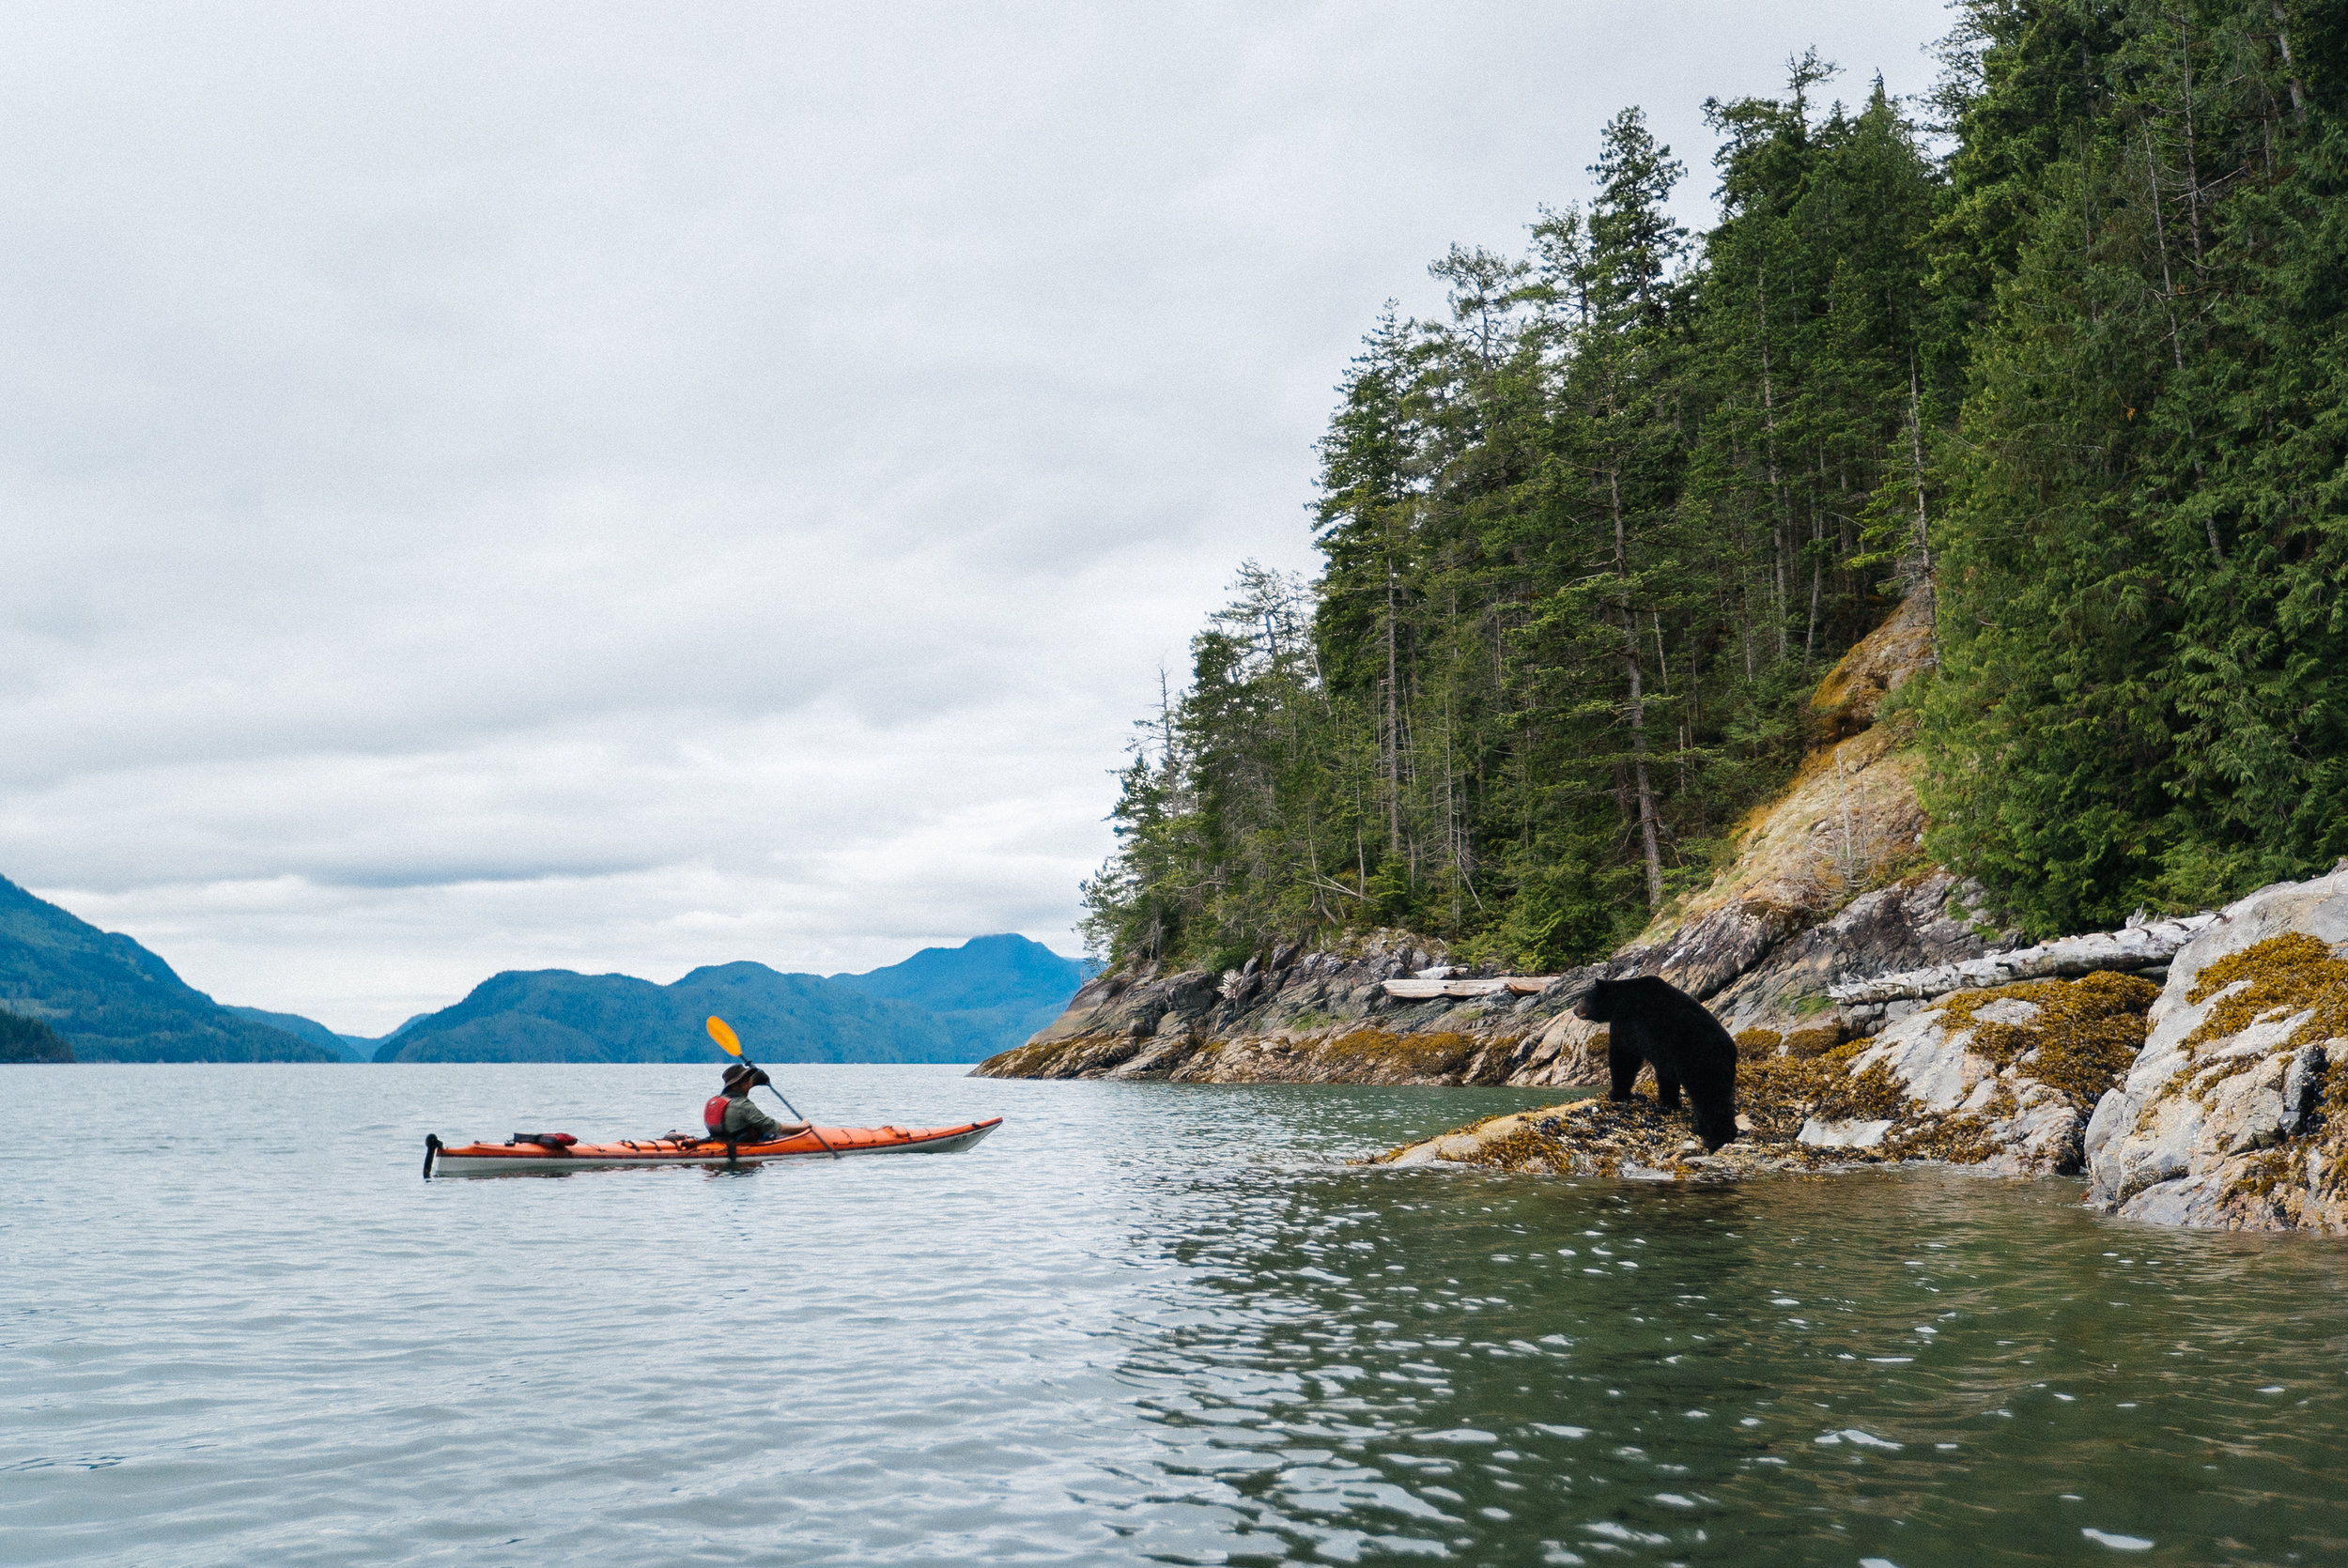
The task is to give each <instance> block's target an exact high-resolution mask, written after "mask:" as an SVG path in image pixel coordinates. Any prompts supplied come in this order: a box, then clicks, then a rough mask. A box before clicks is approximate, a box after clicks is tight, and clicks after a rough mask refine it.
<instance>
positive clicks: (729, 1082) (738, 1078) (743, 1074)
mask: <svg viewBox="0 0 2348 1568" xmlns="http://www.w3.org/2000/svg"><path fill="white" fill-rule="evenodd" d="M750 1071H751V1069H750V1068H746V1067H744V1066H743V1065H742V1064H741V1063H739V1062H736V1063H734V1065H733V1066H732V1067H730V1068H726V1087H727V1088H729V1089H731V1088H732V1087H734V1085H735V1084H739V1083H740V1082H742V1080H743V1079H745V1078H748V1077H749V1075H750Z"/></svg>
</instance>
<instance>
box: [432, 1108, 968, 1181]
mask: <svg viewBox="0 0 2348 1568" xmlns="http://www.w3.org/2000/svg"><path fill="white" fill-rule="evenodd" d="M1002 1125H1003V1118H1002V1117H1000V1116H990V1117H989V1118H987V1119H986V1120H985V1121H978V1122H962V1123H959V1124H957V1125H954V1126H951V1127H812V1128H809V1129H808V1130H805V1131H801V1132H795V1133H793V1134H792V1135H791V1136H789V1137H787V1138H780V1139H777V1140H776V1141H774V1142H773V1143H765V1144H749V1143H735V1144H734V1145H732V1146H728V1145H727V1143H726V1141H725V1140H724V1139H722V1138H696V1137H693V1136H691V1135H690V1134H687V1133H664V1134H663V1135H661V1136H660V1137H657V1138H623V1139H621V1140H619V1141H618V1142H617V1143H610V1144H573V1145H568V1146H564V1145H560V1144H553V1145H548V1144H537V1143H528V1142H522V1141H519V1140H518V1139H517V1141H515V1142H511V1143H504V1144H462V1145H449V1144H443V1143H441V1142H440V1139H439V1137H437V1136H431V1137H427V1138H425V1171H424V1174H425V1176H435V1175H438V1176H506V1175H514V1174H518V1173H522V1172H531V1171H586V1170H611V1169H616V1168H620V1167H624V1166H633V1165H701V1166H711V1165H715V1166H726V1165H753V1164H764V1163H765V1162H767V1161H775V1160H829V1159H833V1158H846V1157H848V1156H851V1155H859V1154H953V1153H956V1152H958V1151H960V1150H963V1149H966V1148H968V1147H970V1145H973V1144H976V1143H978V1142H979V1141H980V1140H981V1139H982V1138H984V1137H985V1136H986V1135H987V1134H988V1133H990V1132H992V1131H994V1130H996V1128H998V1127H1000V1126H1002Z"/></svg>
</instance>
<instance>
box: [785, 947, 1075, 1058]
mask: <svg viewBox="0 0 2348 1568" xmlns="http://www.w3.org/2000/svg"><path fill="white" fill-rule="evenodd" d="M1092 967H1093V966H1091V965H1089V964H1087V963H1084V962H1082V961H1079V960H1076V959H1064V958H1062V957H1060V956H1059V955H1058V953H1055V952H1053V951H1052V950H1051V949H1050V948H1049V947H1046V946H1044V945H1043V944H1042V943H1040V942H1030V941H1028V940H1027V938H1026V937H1024V936H1012V935H1008V934H1006V935H1002V936H974V937H972V938H971V939H970V940H969V941H967V942H965V943H964V944H963V945H961V946H959V947H924V948H922V949H921V950H920V951H919V952H918V953H916V954H914V955H913V956H912V957H911V958H909V959H907V960H905V961H904V962H903V963H892V964H890V965H888V967H887V968H885V969H875V970H873V971H872V972H871V973H869V974H864V975H834V976H832V977H831V979H832V983H833V984H834V985H839V986H845V987H847V988H848V989H849V990H851V991H854V992H858V993H860V994H862V995H865V996H876V997H883V998H886V999H887V1000H888V1001H892V1002H910V1003H912V1004H913V1005H914V1006H915V1007H924V1008H927V1009H928V1010H929V1011H930V1012H932V1013H934V1014H935V1015H936V1017H937V1020H938V1022H941V1023H943V1024H945V1025H946V1032H947V1033H948V1034H949V1035H950V1036H951V1037H952V1038H953V1042H954V1047H955V1049H956V1050H957V1051H959V1052H961V1053H963V1054H961V1055H958V1056H956V1057H955V1058H954V1060H956V1061H967V1062H982V1061H984V1060H985V1059H986V1058H987V1057H989V1056H992V1055H994V1054H995V1053H996V1052H999V1051H1008V1050H1010V1049H1011V1048H1012V1046H1015V1045H1020V1044H1024V1043H1025V1042H1026V1040H1027V1037H1028V1036H1030V1035H1032V1034H1034V1033H1035V1032H1036V1031H1037V1030H1038V1029H1041V1028H1043V1026H1044V1025H1045V1024H1047V1023H1049V1022H1052V1020H1054V1019H1056V1018H1058V1016H1059V1015H1060V1010H1061V1009H1062V1008H1064V1007H1067V1006H1068V999H1069V998H1070V997H1071V996H1074V994H1075V993H1076V988H1077V987H1078V986H1080V985H1082V984H1084V982H1085V980H1086V979H1087V978H1088V977H1089V971H1090V969H1091V968H1092Z"/></svg>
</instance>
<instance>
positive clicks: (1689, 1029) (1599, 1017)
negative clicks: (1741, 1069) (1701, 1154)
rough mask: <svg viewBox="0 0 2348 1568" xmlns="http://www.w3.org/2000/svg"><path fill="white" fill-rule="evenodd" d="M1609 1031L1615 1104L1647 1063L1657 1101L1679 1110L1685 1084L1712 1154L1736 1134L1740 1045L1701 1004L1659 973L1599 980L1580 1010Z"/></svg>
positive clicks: (1627, 1096) (1609, 1068)
mask: <svg viewBox="0 0 2348 1568" xmlns="http://www.w3.org/2000/svg"><path fill="white" fill-rule="evenodd" d="M1576 1011H1578V1012H1579V1013H1580V1015H1581V1016H1582V1017H1583V1018H1586V1019H1588V1020H1589V1021H1590V1022H1593V1023H1603V1024H1605V1025H1606V1028H1607V1041H1608V1043H1607V1051H1606V1068H1607V1072H1608V1075H1609V1077H1610V1078H1611V1079H1612V1081H1613V1082H1612V1083H1611V1084H1610V1085H1609V1087H1608V1090H1607V1098H1608V1099H1630V1084H1631V1080H1633V1079H1635V1078H1637V1077H1638V1076H1639V1068H1640V1067H1641V1066H1642V1065H1643V1064H1649V1063H1651V1064H1653V1066H1654V1068H1655V1098H1656V1099H1657V1100H1658V1101H1659V1102H1661V1105H1662V1107H1663V1109H1664V1110H1666V1111H1676V1110H1678V1109H1679V1091H1680V1089H1681V1087H1682V1086H1683V1085H1684V1086H1685V1087H1686V1088H1687V1091H1688V1098H1689V1099H1691V1101H1693V1102H1694V1104H1695V1110H1696V1136H1697V1137H1699V1138H1701V1139H1703V1140H1704V1147H1705V1151H1706V1152H1707V1153H1710V1152H1711V1151H1712V1150H1714V1149H1717V1148H1719V1147H1720V1146H1721V1145H1722V1144H1725V1143H1728V1142H1730V1141H1732V1140H1733V1139H1735V1138H1736V1136H1737V1042H1736V1041H1735V1040H1733V1039H1731V1038H1729V1035H1728V1031H1727V1030H1725V1029H1723V1028H1722V1027H1721V1024H1720V1020H1718V1019H1716V1018H1714V1017H1713V1016H1712V1015H1711V1014H1710V1013H1708V1012H1707V1011H1705V1008H1704V1004H1703V1003H1701V1002H1699V1001H1697V1000H1696V999H1695V998H1694V997H1692V996H1691V995H1689V994H1688V993H1687V992H1684V991H1682V990H1680V989H1679V988H1678V987H1677V986H1675V985H1673V984H1672V983H1671V982H1670V981H1668V980H1665V979H1662V978H1661V977H1659V976H1654V975H1639V976H1633V977H1632V978H1630V979H1628V980H1600V981H1599V982H1598V983H1597V984H1596V985H1595V986H1593V987H1591V988H1590V993H1589V995H1587V996H1586V997H1583V1001H1582V1006H1581V1007H1579V1008H1577V1009H1576Z"/></svg>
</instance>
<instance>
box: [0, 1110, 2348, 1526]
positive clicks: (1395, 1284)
mask: <svg viewBox="0 0 2348 1568" xmlns="http://www.w3.org/2000/svg"><path fill="white" fill-rule="evenodd" d="M707 1078H708V1074H706V1073H703V1072H699V1071H695V1070H693V1069H686V1068H564V1069H552V1068H381V1069H375V1068H349V1069H333V1068H317V1069H294V1068H239V1067H210V1068H201V1067H190V1068H101V1067H91V1068H20V1069H11V1070H10V1071H9V1075H8V1087H9V1090H10V1093H11V1095H12V1096H13V1097H14V1098H13V1099H12V1100H11V1102H10V1104H9V1107H8V1112H7V1117H8V1126H7V1130H8V1132H9V1133H10V1136H9V1137H8V1139H7V1140H6V1141H5V1144H0V1161H7V1162H8V1168H7V1170H6V1172H5V1176H0V1180H5V1183H6V1191H7V1192H8V1202H7V1204H6V1205H5V1206H4V1207H0V1270H5V1272H4V1273H0V1281H5V1283H4V1284H0V1411H5V1417H6V1419H5V1422H0V1540H5V1541H6V1543H7V1550H6V1553H5V1556H6V1558H7V1560H8V1562H10V1563H11V1564H28V1565H29V1564H38V1563H65V1562H71V1563H76V1564H98V1563H140V1564H151V1563H170V1564H192V1565H201V1564H214V1563H222V1564H225V1563H239V1564H242V1563H251V1562H256V1561H268V1562H272V1563H279V1562H283V1563H296V1564H342V1563H351V1564H359V1563H365V1564H370V1565H374V1564H428V1563H440V1562H455V1561H458V1560H463V1561H465V1562H467V1563H468V1564H480V1563H485V1562H487V1563H502V1562H518V1561H523V1560H531V1561H546V1560H558V1561H567V1560H588V1559H591V1558H593V1559H601V1558H604V1557H615V1558H617V1557H625V1558H626V1559H627V1560H631V1561H640V1562H642V1563H646V1564H660V1563H697V1564H698V1563H734V1562H741V1563H777V1562H826V1561H847V1560H854V1561H858V1562H876V1563H949V1562H966V1561H973V1560H1020V1561H1023V1562H1124V1561H1162V1562H1183V1563H1191V1562H1198V1563H1204V1562H1217V1563H1264V1562H1279V1561H1291V1560H1312V1561H1395V1560H1413V1561H1416V1560H1445V1561H1456V1562H1462V1563H1475V1564H1479V1565H1480V1564H1487V1563H1494V1564H1500V1563H1577V1562H1587V1563H1637V1562H1652V1563H1665V1562H1684V1563H1711V1562H1717V1563H1737V1564H1764V1565H1769V1564H1810V1563H1818V1564H1830V1563H1831V1564H1835V1565H1838V1568H1846V1565H1850V1564H1858V1563H1869V1562H1873V1563H1878V1564H1884V1563H1888V1564H1895V1565H1897V1568H1931V1565H1937V1564H1949V1565H1955V1564H1968V1565H1970V1564H1985V1563H2015V1564H2020V1563H2045V1562H2070V1561H2084V1560H2101V1559H2103V1558H2106V1557H2123V1558H2124V1559H2126V1560H2131V1561H2135V1560H2142V1561H2148V1562H2155V1563H2174V1564H2188V1563H2190V1564H2210V1563H2241V1564H2266V1563H2275V1564H2280V1563H2287V1562H2306V1563H2314V1562H2324V1561H2338V1560H2348V1401H2344V1400H2343V1397H2342V1395H2343V1388H2342V1382H2343V1372H2344V1371H2348V1367H2344V1366H2343V1352H2348V1308H2343V1306H2342V1305H2341V1303H2342V1300H2343V1297H2342V1293H2341V1286H2342V1284H2343V1283H2344V1282H2343V1278H2342V1276H2343V1274H2344V1273H2348V1249H2343V1248H2341V1247H2340V1245H2338V1244H2335V1243H2329V1242H2316V1241H2309V1240H2307V1239H2304V1238H2300V1239H2282V1238H2262V1237H2211V1236H2192V1235H2178V1234H2173V1233H2163V1232H2157V1231H2150V1230H2145V1229H2140V1228H2138V1227H2134V1226H2127V1225H2121V1224H2117V1223H2114V1222H2106V1221H2101V1220H2098V1219H2095V1218H2094V1217H2093V1216H2089V1215H2087V1214H2084V1213H2083V1212H2081V1211H2080V1210H2079V1209H2078V1207H2076V1200H2077V1192H2076V1189H2075V1188H2074V1187H2072V1186H2070V1185H2068V1184H2064V1183H2023V1184H2009V1183H1998V1182H1990V1181H1983V1180H1978V1179H1973V1178H1969V1177H1965V1176H1956V1175H1953V1174H1947V1173H1933V1172H1921V1173H1909V1174H1905V1175H1869V1176H1850V1177H1846V1178H1841V1179H1834V1180H1816V1179H1808V1178H1799V1177H1789V1178H1785V1179H1782V1180H1770V1181H1761V1182H1754V1183H1751V1184H1747V1185H1744V1186H1739V1187H1733V1188H1689V1187H1674V1186H1664V1185H1649V1184H1626V1183H1614V1182H1604V1181H1596V1180H1593V1181H1586V1182H1559V1181H1537V1180H1526V1179H1504V1178H1494V1177H1485V1176H1461V1175H1459V1174H1457V1173H1449V1174H1446V1173H1436V1172H1427V1171H1395V1170H1392V1169H1388V1168H1363V1167H1357V1166H1350V1165H1346V1164H1344V1163H1342V1162H1341V1157H1342V1156H1345V1155H1349V1154H1353V1153H1358V1152H1361V1151H1364V1150H1367V1149H1373V1148H1377V1147H1381V1146H1384V1145H1388V1144H1391V1143H1394V1142H1398V1141H1400V1140H1401V1139H1403V1138H1406V1137H1409V1136H1412V1135H1414V1134H1417V1133H1423V1132H1426V1131H1430V1130H1435V1129H1438V1128H1441V1127H1444V1126H1447V1125H1450V1124H1452V1123H1455V1122H1458V1121H1460V1120H1464V1119H1467V1118H1469V1117H1472V1116H1475V1115H1482V1114H1486V1113H1488V1112H1490V1111H1492V1110H1497V1109H1502V1108H1506V1107H1509V1106H1513V1105H1517V1104H1522V1103H1524V1102H1525V1099H1526V1097H1522V1096H1514V1095H1510V1094H1506V1093H1503V1092H1490V1093H1487V1092H1480V1091H1457V1090H1453V1091H1444V1090H1373V1089H1341V1088H1340V1089H1331V1088H1286V1089H1281V1088H1271V1089H1266V1088H1211V1087H1197V1088H1182V1087H1175V1086H1168V1085H1155V1084H1001V1083H991V1082H981V1081H972V1080H967V1079H963V1078H960V1077H958V1076H955V1075H954V1074H952V1073H951V1072H950V1071H946V1070H940V1069H935V1068H820V1069H793V1079H792V1083H791V1089H792V1093H793V1096H794V1098H795V1099H800V1100H801V1102H802V1103H811V1104H812V1105H814V1106H817V1107H820V1108H821V1111H822V1113H823V1114H824V1115H826V1116H827V1117H836V1118H838V1119H841V1120H848V1121H856V1120H872V1121H882V1120H897V1121H904V1120H924V1121H930V1120H934V1121H940V1122H944V1121H952V1120H959V1119H963V1118H965V1117H968V1116H972V1115H983V1114H991V1113H994V1112H996V1111H1000V1112H1004V1113H1007V1114H1008V1115H1010V1116H1011V1118H1012V1119H1011V1121H1010V1122H1009V1123H1008V1124H1007V1125H1006V1127H1005V1128H1004V1129H1003V1130H1002V1131H1001V1132H1000V1133H998V1134H997V1135H996V1137H995V1138H994V1139H993V1140H991V1141H990V1142H989V1143H987V1144H985V1145H981V1147H980V1148H979V1149H978V1150H976V1151H973V1152H972V1153H969V1154H966V1155H961V1156H952V1157H945V1158H937V1159H906V1160H897V1161H890V1160H875V1161H855V1162H842V1163H839V1164H829V1163H826V1164H809V1165H797V1166H784V1167H767V1168H765V1169H760V1170H754V1171H744V1172H739V1173H723V1172H718V1173H703V1172H688V1171H660V1172H634V1171H631V1172H613V1173H586V1174H581V1175H579V1176H565V1177H560V1178H555V1179H545V1180H532V1179H520V1178H515V1179H504V1180H485V1181H445V1182H433V1183H430V1184H426V1183H425V1182H422V1181H420V1180H418V1179H417V1176H416V1163H417V1153H418V1145H419V1144H420V1141H421V1137H422V1134H423V1133H424V1132H425V1130H439V1131H440V1132H441V1133H442V1134H443V1135H444V1136H446V1135H449V1134H451V1133H455V1132H465V1133H468V1134H490V1133H494V1134H496V1135H502V1133H503V1131H504V1130H506V1129H507V1128H508V1127H510V1126H520V1125H524V1124H546V1125H555V1126H568V1127H570V1128H572V1129H573V1130H577V1131H579V1132H581V1133H587V1134H606V1133H615V1134H616V1133H636V1132H643V1131H647V1130H655V1129H658V1128H665V1127H667V1126H670V1125H672V1124H673V1123H675V1122H677V1121H678V1120H680V1119H682V1118H684V1117H687V1116H689V1115H690V1114H691V1112H692V1109H693V1108H694V1107H695V1106H696V1105H698V1103H699V1098H700V1096H701V1095H703V1093H705V1092H706V1089H707V1084H706V1083H705V1080H706V1079H707ZM98 1089H102V1090H103V1091H104V1095H105V1098H106V1099H107V1100H108V1102H109V1103H121V1102H123V1101H124V1099H126V1098H127V1099H131V1100H136V1101H139V1102H143V1103H147V1104H151V1105H153V1106H155V1107H157V1108H158V1109H159V1114H162V1115H165V1116H166V1118H167V1119H168V1120H169V1121H170V1122H171V1124H172V1126H171V1130H168V1131H166V1132H165V1133H164V1134H163V1135H162V1136H160V1137H159V1138H158V1139H157V1140H156V1141H155V1143H154V1144H153V1145H151V1146H149V1147H147V1148H143V1149H141V1150H138V1151H136V1152H132V1153H127V1154H122V1155H111V1154H107V1153H105V1152H103V1151H102V1150H100V1148H99V1147H97V1146H96V1145H95V1144H94V1143H93V1141H92V1140H90V1139H88V1138H87V1137H86V1135H85V1130H84V1125H83V1124H84V1121H85V1115H86V1112H85V1106H86V1103H87V1102H88V1100H89V1099H91V1098H93V1091H94V1090H98ZM517 1107H520V1108H521V1109H518V1110H517V1109H516V1108H517Z"/></svg>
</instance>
